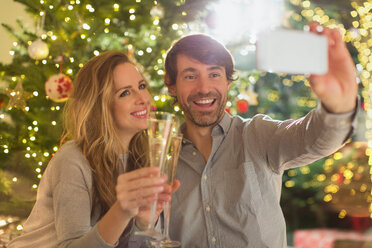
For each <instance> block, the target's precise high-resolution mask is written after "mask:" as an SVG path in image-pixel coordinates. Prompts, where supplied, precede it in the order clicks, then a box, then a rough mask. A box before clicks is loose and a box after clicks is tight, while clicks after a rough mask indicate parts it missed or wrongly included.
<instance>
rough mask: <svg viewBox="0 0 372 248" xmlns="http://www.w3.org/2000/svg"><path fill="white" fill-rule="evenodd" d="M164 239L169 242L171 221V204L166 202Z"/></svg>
mask: <svg viewBox="0 0 372 248" xmlns="http://www.w3.org/2000/svg"><path fill="white" fill-rule="evenodd" d="M163 206H164V232H163V235H164V238H165V239H166V240H169V239H170V238H169V221H170V204H169V202H164V203H163Z"/></svg>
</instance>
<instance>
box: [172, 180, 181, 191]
mask: <svg viewBox="0 0 372 248" xmlns="http://www.w3.org/2000/svg"><path fill="white" fill-rule="evenodd" d="M180 186H181V182H180V181H179V180H177V179H176V180H174V181H173V183H172V193H175V192H176V191H177V190H178V189H179V187H180Z"/></svg>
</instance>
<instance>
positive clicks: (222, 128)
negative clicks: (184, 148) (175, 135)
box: [180, 111, 232, 143]
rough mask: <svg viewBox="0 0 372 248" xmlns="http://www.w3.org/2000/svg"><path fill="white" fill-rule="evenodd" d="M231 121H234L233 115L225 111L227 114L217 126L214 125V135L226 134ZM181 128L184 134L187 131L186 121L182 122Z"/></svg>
mask: <svg viewBox="0 0 372 248" xmlns="http://www.w3.org/2000/svg"><path fill="white" fill-rule="evenodd" d="M231 121H232V117H231V116H230V115H229V113H227V112H226V111H225V114H224V115H223V117H222V119H221V121H220V122H219V123H218V124H217V125H216V126H215V127H213V130H212V136H216V135H221V134H222V135H226V134H227V132H228V131H229V129H230V125H231ZM180 130H181V133H183V134H184V133H185V131H186V123H185V122H184V123H182V125H181V126H180ZM184 141H185V139H184ZM184 143H185V142H184Z"/></svg>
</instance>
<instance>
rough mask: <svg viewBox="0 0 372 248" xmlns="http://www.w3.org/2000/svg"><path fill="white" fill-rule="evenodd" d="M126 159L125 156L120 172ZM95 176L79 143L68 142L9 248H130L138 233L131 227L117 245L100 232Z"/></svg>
mask: <svg viewBox="0 0 372 248" xmlns="http://www.w3.org/2000/svg"><path fill="white" fill-rule="evenodd" d="M125 164H126V156H122V157H121V164H120V173H123V172H124V171H125ZM92 196H93V188H92V173H91V170H90V168H89V166H88V164H87V162H86V160H85V158H84V156H83V154H82V152H81V150H80V149H79V148H78V147H77V146H76V144H75V142H73V141H69V142H67V143H65V144H64V145H63V146H62V147H61V148H60V150H59V151H58V152H57V153H56V154H55V156H54V157H53V158H52V159H51V161H50V163H49V164H48V166H47V168H46V170H45V172H44V175H43V178H42V179H41V182H40V185H39V189H38V192H37V199H36V203H35V205H34V207H33V209H32V212H31V214H30V216H29V217H28V219H27V221H26V223H25V225H24V233H23V235H21V236H20V237H17V238H16V239H14V240H12V241H11V242H10V243H9V248H22V247H27V248H32V247H35V248H47V247H69V248H73V247H76V248H83V247H89V248H111V247H127V246H128V242H129V239H130V237H131V236H133V235H132V233H133V231H134V224H133V222H134V221H133V220H132V221H131V222H130V223H129V224H128V226H127V228H126V230H125V232H124V233H123V234H122V236H121V238H120V240H119V243H118V244H117V246H112V245H110V244H108V243H106V242H105V241H104V240H103V239H102V238H101V236H100V235H99V233H98V230H97V222H98V220H99V207H98V208H97V207H96V208H95V209H96V210H95V212H94V214H93V215H91V210H92Z"/></svg>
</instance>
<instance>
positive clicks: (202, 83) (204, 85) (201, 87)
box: [198, 76, 210, 94]
mask: <svg viewBox="0 0 372 248" xmlns="http://www.w3.org/2000/svg"><path fill="white" fill-rule="evenodd" d="M209 83H210V82H209V80H208V77H206V76H200V77H199V84H198V91H199V92H200V93H205V94H207V93H208V92H209Z"/></svg>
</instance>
